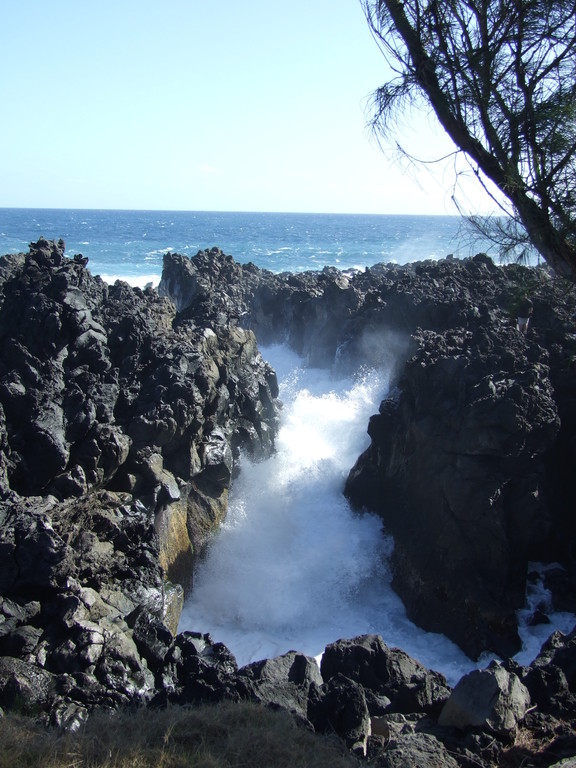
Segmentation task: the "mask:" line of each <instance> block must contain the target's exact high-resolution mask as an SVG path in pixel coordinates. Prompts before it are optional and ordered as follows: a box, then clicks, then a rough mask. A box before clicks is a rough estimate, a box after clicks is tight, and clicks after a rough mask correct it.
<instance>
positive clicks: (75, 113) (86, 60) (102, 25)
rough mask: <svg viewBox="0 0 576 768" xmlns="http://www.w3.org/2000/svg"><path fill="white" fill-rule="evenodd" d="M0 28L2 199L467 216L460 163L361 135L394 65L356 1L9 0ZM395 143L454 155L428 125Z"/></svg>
mask: <svg viewBox="0 0 576 768" xmlns="http://www.w3.org/2000/svg"><path fill="white" fill-rule="evenodd" d="M0 24H1V27H2V30H3V35H2V37H3V41H2V45H1V47H0V71H1V72H2V75H1V76H0V104H1V105H2V119H1V121H0V179H1V184H0V206H3V207H5V206H8V207H65V208H128V209H132V208H134V209H135V208H145V209H167V210H171V209H183V210H239V211H311V212H336V213H455V212H456V211H455V208H454V206H453V204H452V203H451V199H450V195H451V189H452V174H451V170H450V168H449V167H443V168H438V169H436V170H435V171H434V172H431V171H429V170H422V171H415V170H414V169H410V168H408V169H407V168H406V167H404V166H400V165H398V164H397V163H396V162H395V161H394V160H393V158H391V157H390V156H387V153H385V152H383V151H382V149H381V148H380V147H379V146H378V145H377V142H376V141H375V140H374V138H373V137H371V135H370V132H369V131H368V129H367V128H366V124H367V114H368V113H367V99H368V98H369V96H370V94H371V93H372V91H374V90H375V89H376V88H377V87H378V85H380V84H381V83H382V82H383V81H385V79H386V77H387V73H388V70H387V66H386V63H385V61H384V58H383V57H382V54H381V53H380V52H379V50H378V48H377V46H376V43H375V42H374V40H373V39H372V37H371V35H370V32H369V30H368V26H367V24H366V21H365V19H364V16H363V13H362V9H361V6H360V2H359V0H291V2H289V3H271V2H270V0H244V2H238V1H237V0H218V1H215V2H210V0H162V2H160V0H155V1H154V2H152V1H151V0H137V1H136V0H113V2H112V1H110V0H99V1H98V2H93V3H89V2H79V1H78V0H18V2H16V1H15V0H12V1H10V2H4V3H3V4H2V8H1V9H0ZM402 138H403V140H404V141H406V143H407V144H408V146H409V147H410V148H411V149H412V150H413V151H414V152H415V153H417V154H423V155H424V156H428V157H429V156H431V155H434V154H438V155H441V154H443V153H445V152H446V151H449V150H450V145H449V144H448V143H447V140H446V139H445V138H444V136H443V135H442V133H441V131H440V130H439V129H437V130H436V129H434V127H433V125H432V124H430V123H429V122H428V121H427V120H426V119H425V117H422V118H417V117H413V118H412V119H411V123H410V128H406V129H405V131H404V133H403V137H402ZM466 195H467V198H468V199H469V200H470V206H471V210H477V208H478V206H482V205H484V203H482V202H481V201H482V198H481V197H480V196H479V195H478V193H477V192H476V190H475V189H474V188H473V187H470V188H469V189H467V191H466Z"/></svg>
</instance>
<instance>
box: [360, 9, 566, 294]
mask: <svg viewBox="0 0 576 768" xmlns="http://www.w3.org/2000/svg"><path fill="white" fill-rule="evenodd" d="M361 1H362V5H363V7H364V11H365V14H366V17H367V20H368V23H369V25H370V27H371V29H372V31H373V33H374V36H375V38H376V40H377V42H378V43H379V44H380V47H381V49H382V51H383V53H384V55H385V56H386V57H387V59H388V61H389V63H390V64H391V66H392V68H393V71H394V73H395V75H394V76H393V77H392V78H391V79H390V81H389V82H388V83H385V84H384V85H383V86H382V87H381V88H379V89H378V91H377V92H376V94H375V98H374V119H373V125H374V127H375V129H376V130H377V131H378V132H380V133H382V134H383V135H384V136H386V137H389V136H390V133H391V130H392V129H393V128H394V123H395V119H396V118H397V116H398V114H399V113H402V112H404V111H405V110H406V109H407V108H408V107H410V106H413V105H414V104H418V103H422V102H424V103H425V104H427V105H428V106H430V107H431V108H432V110H433V111H434V113H435V115H436V117H437V118H438V120H439V122H440V124H441V125H442V127H443V128H444V129H445V130H446V132H447V133H448V135H449V136H450V138H451V139H452V140H453V142H454V144H455V146H456V148H457V152H460V153H463V154H464V155H465V156H466V157H467V159H468V161H469V163H470V164H471V165H472V168H473V171H474V173H475V174H476V175H477V176H478V178H480V179H481V180H482V179H489V180H490V181H491V182H492V183H493V184H494V185H496V187H497V188H498V189H499V190H500V192H502V193H503V195H504V196H505V197H506V198H507V199H508V201H509V203H510V204H511V207H512V211H513V214H514V218H515V221H516V222H517V223H518V224H520V225H521V227H523V229H524V230H525V232H526V233H527V236H528V239H529V241H530V243H531V245H532V246H533V247H534V248H535V249H536V250H537V251H538V252H539V253H540V254H541V255H542V256H543V258H544V259H545V260H546V261H547V262H548V263H549V264H550V265H551V266H552V267H553V268H554V269H555V270H556V271H557V272H558V273H559V274H562V275H564V276H566V277H569V278H570V279H572V280H575V281H576V3H575V2H574V0H555V1H554V2H548V1H546V0H519V1H518V2H502V0H449V1H447V2H439V0H405V2H400V0H361ZM508 234H511V233H510V232H509V233H508ZM519 242H521V241H519ZM506 249H507V250H508V251H509V252H511V245H510V243H507V244H506Z"/></svg>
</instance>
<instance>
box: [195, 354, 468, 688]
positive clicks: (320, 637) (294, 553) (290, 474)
mask: <svg viewBox="0 0 576 768" xmlns="http://www.w3.org/2000/svg"><path fill="white" fill-rule="evenodd" d="M263 355H264V357H265V358H266V359H268V360H269V361H270V362H271V363H272V364H273V366H274V367H275V369H276V371H277V374H278V376H279V379H280V381H281V395H280V396H281V399H282V400H283V402H284V409H283V413H282V425H281V429H280V432H279V436H278V440H277V449H278V451H277V453H276V455H275V456H273V457H272V458H271V459H270V460H268V461H266V462H262V463H260V464H256V465H254V464H250V463H248V462H244V465H243V467H242V472H241V475H240V477H239V479H238V480H237V482H236V483H235V485H234V487H233V489H232V493H231V497H230V511H229V515H228V518H227V520H226V522H225V524H224V526H223V527H222V529H221V531H220V532H219V534H217V535H216V536H215V538H214V540H213V542H212V543H211V545H210V547H209V550H208V552H207V555H206V557H205V559H204V560H203V562H202V563H201V565H200V566H199V568H198V569H197V572H196V574H195V578H194V588H193V590H192V595H191V597H190V599H189V601H188V602H187V604H186V606H185V609H184V611H183V614H182V618H181V622H180V631H183V630H185V629H193V630H198V631H203V632H206V631H208V632H210V633H211V634H212V636H213V638H214V639H215V640H218V641H222V642H224V643H225V644H226V645H227V646H228V647H229V648H230V649H231V650H232V652H233V653H234V654H235V655H236V658H237V660H238V663H239V664H240V665H244V664H247V663H249V662H251V661H254V660H257V659H261V658H266V657H273V656H277V655H279V654H281V653H285V652H287V651H289V650H299V651H301V652H303V653H306V654H308V655H310V656H315V657H319V656H320V655H321V654H322V652H323V650H324V648H325V646H326V645H327V644H328V643H330V642H333V641H334V640H337V639H339V638H344V637H353V636H356V635H359V634H364V633H376V634H380V635H382V637H383V639H384V641H385V642H386V643H388V644H389V645H391V646H398V647H401V648H403V649H404V650H406V651H407V652H408V653H410V654H411V655H412V656H414V657H415V658H418V659H419V660H420V661H421V662H422V663H423V664H425V665H426V666H428V667H430V668H433V669H437V670H439V671H441V672H443V673H444V674H445V675H446V676H447V677H448V679H449V680H451V681H452V682H455V681H457V680H458V679H459V678H460V677H461V676H462V674H464V673H465V672H466V671H468V670H469V669H471V668H472V667H473V666H474V664H473V662H471V661H470V660H469V659H467V657H466V656H465V655H464V654H463V653H462V652H461V651H460V650H459V649H458V648H457V647H456V646H455V645H454V644H453V643H451V642H450V641H449V640H448V639H447V638H445V637H443V636H442V635H437V634H432V633H429V632H424V631H422V630H420V629H418V628H417V627H415V626H414V625H413V624H412V623H411V622H410V621H408V619H407V618H406V612H405V610H404V607H403V605H402V602H401V601H400V599H399V598H398V596H397V595H396V594H395V593H394V592H393V591H392V589H391V587H390V573H389V570H388V558H389V555H390V552H391V548H392V542H391V540H390V538H389V537H386V536H384V535H383V533H382V524H381V520H380V518H378V517H377V516H375V515H371V514H363V515H359V514H355V513H354V512H352V511H351V509H350V507H349V505H348V504H347V502H346V500H345V499H344V497H343V495H342V489H343V486H344V482H345V478H346V476H347V473H348V471H349V469H350V467H351V466H352V465H353V463H354V461H355V459H356V458H357V456H358V454H359V453H360V452H361V451H362V450H363V449H364V448H365V447H366V446H367V444H368V437H367V435H366V425H367V423H368V418H369V416H370V415H371V414H372V413H374V412H375V411H376V410H377V408H378V404H379V402H380V400H381V398H382V397H383V396H384V394H385V392H386V389H387V381H386V375H385V373H376V372H374V371H372V372H369V373H364V374H363V375H362V376H360V377H358V378H357V379H356V380H355V381H352V380H335V379H334V378H332V377H331V375H330V373H329V372H328V371H325V370H319V369H303V368H302V367H301V365H300V360H299V359H298V358H297V357H296V356H295V355H294V354H293V353H290V352H289V351H288V350H286V348H283V347H274V348H268V349H266V350H264V351H263Z"/></svg>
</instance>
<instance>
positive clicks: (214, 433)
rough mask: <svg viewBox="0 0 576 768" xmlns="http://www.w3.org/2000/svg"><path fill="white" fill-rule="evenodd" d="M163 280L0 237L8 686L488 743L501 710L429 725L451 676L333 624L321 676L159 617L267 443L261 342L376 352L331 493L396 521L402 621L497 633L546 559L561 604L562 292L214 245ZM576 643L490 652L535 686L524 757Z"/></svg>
mask: <svg viewBox="0 0 576 768" xmlns="http://www.w3.org/2000/svg"><path fill="white" fill-rule="evenodd" d="M526 286H528V287H529V288H530V290H531V291H532V292H533V293H534V294H535V295H534V302H533V303H534V318H533V323H532V327H531V330H530V332H529V334H528V336H522V337H519V336H518V335H517V333H516V331H515V330H514V326H513V318H511V317H510V311H511V308H512V307H513V306H514V302H515V300H516V294H517V292H518V290H519V289H520V287H521V288H522V290H525V289H526ZM160 293H161V294H162V295H159V294H158V293H156V292H155V291H153V290H150V289H147V290H145V291H141V290H139V289H133V288H130V286H128V285H126V284H124V283H121V282H117V283H116V284H115V285H113V286H108V285H106V284H105V283H103V282H102V281H101V280H100V279H98V278H94V277H92V276H91V274H90V272H89V271H88V270H87V269H86V263H85V260H84V259H83V258H75V259H73V260H69V259H66V257H65V255H64V243H62V242H60V241H59V242H57V243H54V242H52V241H48V240H45V239H41V240H40V241H38V243H35V244H32V245H31V248H30V252H29V253H28V254H19V255H17V256H11V257H4V258H2V259H0V521H1V522H2V525H1V526H0V554H1V555H2V564H3V567H2V569H1V571H0V598H1V600H0V654H2V657H0V705H1V706H3V707H4V708H8V709H10V708H18V707H20V708H22V701H25V704H24V706H23V709H24V711H28V712H32V711H34V712H35V713H36V712H37V713H40V714H42V716H43V717H44V719H45V722H51V723H52V724H55V725H57V726H58V727H61V728H65V729H75V728H78V727H79V725H80V724H81V723H82V722H83V720H84V719H85V718H86V717H87V716H89V714H90V712H91V711H92V710H94V709H96V708H117V707H120V706H124V705H133V704H154V705H159V706H160V705H166V704H169V703H172V702H174V703H183V704H196V703H201V702H218V701H222V700H225V699H228V700H233V701H238V700H240V699H241V698H250V699H254V700H258V701H261V702H262V703H265V704H267V705H270V706H280V707H283V708H287V709H289V710H291V711H292V712H293V713H294V714H295V717H296V719H297V721H298V722H300V723H301V724H303V725H304V726H306V727H311V724H312V723H313V724H314V727H315V728H316V729H317V730H325V729H326V728H327V727H329V728H332V729H335V730H336V731H337V733H339V734H340V735H341V737H342V738H343V739H344V740H345V741H346V743H347V744H348V746H349V747H350V748H351V749H354V750H357V751H358V752H359V753H360V754H367V756H368V757H369V758H370V759H371V749H372V745H378V743H379V744H380V746H379V747H375V748H378V749H380V752H379V753H378V760H379V764H382V765H393V766H401V765H414V764H418V765H443V766H445V765H453V764H454V758H456V760H457V762H459V763H460V764H462V765H466V766H469V765H490V766H491V765H497V764H500V763H501V760H502V750H503V746H502V743H501V740H505V739H508V738H509V733H508V720H507V717H508V714H509V713H508V712H507V711H506V708H504V710H503V711H500V712H499V714H498V718H499V719H498V718H495V719H494V720H493V721H488V720H486V721H483V723H482V724H480V725H477V726H475V727H474V728H473V729H472V731H470V730H467V731H466V732H460V731H458V730H457V729H455V728H452V727H448V726H445V725H438V723H437V722H436V720H435V719H436V718H437V716H438V714H439V711H440V709H441V707H443V706H447V704H446V705H445V702H446V701H447V699H448V697H449V696H450V689H449V688H448V686H447V685H446V681H445V680H444V678H443V677H442V676H441V675H438V674H437V673H435V672H431V671H429V670H426V669H425V668H424V667H422V666H421V665H420V664H419V663H418V662H417V661H415V660H414V659H411V658H410V657H409V656H407V654H405V653H404V652H403V651H401V650H399V649H390V648H387V647H386V646H385V645H384V643H383V642H382V640H381V638H378V637H376V636H364V637H361V638H354V639H352V640H348V641H340V642H338V643H334V644H331V645H330V646H328V648H327V649H326V651H325V653H324V656H323V660H322V665H321V669H320V673H321V677H320V673H319V670H318V668H317V666H316V664H315V662H314V661H313V660H312V659H307V658H306V657H304V656H303V655H302V654H299V653H296V652H292V653H290V654H286V655H285V656H284V657H280V658H279V659H275V660H267V661H263V662H258V663H256V664H254V665H248V667H245V668H244V669H242V670H238V668H237V664H236V660H235V659H234V656H233V655H232V654H231V653H230V651H229V650H228V649H227V648H226V647H225V646H223V645H222V644H221V643H214V642H213V641H212V640H211V638H210V636H209V635H206V634H202V633H201V631H200V632H194V633H190V632H187V633H183V634H177V626H178V616H179V611H180V609H181V606H182V601H183V594H184V588H185V587H187V586H188V582H189V579H190V573H191V566H192V563H193V559H194V557H196V555H197V553H198V552H199V551H200V550H201V549H202V547H203V545H204V543H205V541H206V539H207V537H208V536H210V535H211V533H212V532H213V531H214V529H215V528H216V527H217V526H218V524H219V523H220V521H221V520H222V519H223V518H224V516H225V514H226V509H227V499H228V490H229V487H230V485H231V483H232V482H233V480H234V477H235V474H236V473H237V472H238V471H239V469H241V464H240V461H239V457H240V452H241V451H246V452H247V453H248V454H250V456H251V457H252V458H253V459H255V460H259V459H262V458H265V457H267V456H269V455H270V454H271V452H272V451H273V450H274V439H275V431H276V429H277V422H278V420H277V416H278V408H279V404H278V402H277V398H278V394H279V393H278V383H277V381H276V376H275V374H274V372H273V371H272V369H271V368H270V367H269V366H268V365H267V364H266V363H265V362H264V361H263V360H262V358H261V356H260V354H259V352H258V347H257V339H258V341H260V342H263V343H269V342H271V341H275V342H276V341H286V340H287V341H288V342H289V343H290V345H291V346H292V347H293V348H294V349H296V351H298V352H299V353H300V354H302V355H303V356H305V357H306V358H307V359H308V360H309V362H310V363H311V364H314V365H334V366H335V367H339V368H341V369H344V370H350V369H351V368H354V367H356V366H357V365H359V364H369V365H384V366H386V367H387V368H389V369H391V376H392V383H393V384H394V385H396V387H397V388H396V389H395V390H393V392H392V393H391V395H390V397H389V398H388V399H387V400H386V401H384V403H383V404H382V406H381V409H380V413H379V414H378V415H377V416H375V417H374V418H373V419H372V421H371V423H370V427H369V429H370V436H371V439H372V446H371V448H370V449H369V451H368V452H367V453H366V454H365V455H364V456H363V457H362V458H361V460H360V461H359V463H358V465H357V466H356V467H355V468H354V470H353V472H352V474H351V479H350V481H349V485H348V492H349V494H350V495H351V496H354V500H355V501H356V502H357V503H359V504H366V505H368V506H371V507H372V508H373V509H375V510H376V511H378V512H380V514H382V516H383V517H384V519H385V521H386V525H387V526H388V528H389V530H392V532H393V533H394V535H395V540H396V544H395V555H394V557H395V562H394V565H395V574H394V585H395V586H396V588H397V589H398V591H399V592H400V593H401V595H402V596H403V598H404V600H405V602H406V605H407V608H408V611H409V613H410V614H411V615H412V617H413V618H414V619H415V620H416V621H418V622H419V623H421V624H423V625H424V626H428V627H434V628H438V629H440V630H441V631H443V632H444V633H447V634H449V635H450V636H452V637H453V638H454V639H456V640H457V641H458V642H459V643H460V644H461V645H462V647H464V648H466V649H467V650H468V652H470V653H472V654H476V653H478V652H480V651H481V650H485V649H486V648H490V647H493V648H497V649H499V650H500V651H501V652H503V653H509V652H511V651H512V650H513V649H514V648H515V647H516V643H517V637H516V620H515V615H514V611H515V608H516V607H518V602H519V601H521V600H522V599H523V588H524V583H525V578H526V564H527V562H528V560H532V559H541V560H544V561H556V560H557V561H558V562H560V563H562V565H563V566H564V568H565V570H564V571H562V575H561V577H560V576H559V575H558V573H557V574H556V576H555V578H554V579H552V578H550V579H549V585H556V591H557V593H558V595H559V599H560V600H561V602H559V603H558V604H559V605H561V606H562V609H563V610H570V609H571V607H573V602H574V594H576V593H575V592H574V590H573V581H572V580H571V579H572V575H573V573H574V570H573V563H574V544H573V542H574V541H575V540H576V538H575V534H576V527H575V526H576V523H575V522H574V519H573V516H571V514H570V510H572V509H573V507H574V503H575V502H576V487H575V486H574V484H573V479H572V472H573V461H574V458H575V457H576V453H575V448H574V446H575V445H576V443H575V442H574V434H576V384H575V383H574V377H573V363H572V360H573V359H574V356H575V355H576V339H575V338H574V336H573V334H572V332H571V324H570V323H571V317H572V314H573V312H574V308H575V303H574V300H573V298H572V297H571V296H570V295H569V294H568V293H564V292H563V290H562V287H561V286H560V287H558V286H557V285H555V284H554V283H552V282H551V281H549V280H548V278H547V275H546V273H545V272H542V271H532V270H523V269H522V268H518V267H515V266H514V267H506V268H499V267H496V266H495V265H494V264H493V263H492V262H491V261H490V260H489V259H487V258H486V257H475V258H474V259H469V260H464V261H461V262H459V261H451V262H448V261H446V262H439V263H432V262H431V263H422V264H412V265H408V266H406V267H398V266H396V265H380V266H377V267H374V268H372V269H367V270H365V271H364V272H350V273H347V274H343V273H340V272H339V271H338V270H335V269H333V268H328V269H325V270H323V271H322V272H319V273H313V272H309V273H304V274H299V275H290V274H284V275H273V274H272V273H269V272H266V271H265V270H259V269H257V268H256V267H254V265H249V264H248V265H244V266H241V265H238V264H236V263H235V262H234V261H233V259H232V258H231V257H229V256H226V255H225V254H223V253H222V252H221V251H219V250H218V249H212V250H211V251H202V252H200V253H199V254H198V255H197V256H196V257H195V258H194V259H192V260H189V259H185V258H184V257H181V256H177V255H174V254H172V255H168V256H167V257H166V259H165V266H164V274H163V279H162V284H161V291H160ZM414 478H418V482H417V483H415V482H414ZM384 505H386V507H385V508H384ZM567 510H568V511H567ZM174 582H177V583H174ZM560 590H561V592H560ZM575 607H576V606H575ZM199 629H200V630H201V629H202V628H201V627H200V628H199ZM573 646H574V643H573V635H571V636H569V637H568V638H563V637H559V636H553V638H552V639H551V640H550V642H549V643H548V644H547V645H545V647H544V648H543V651H542V653H541V654H540V656H539V657H538V659H536V660H535V662H534V663H533V664H532V665H530V666H528V667H525V668H520V667H518V666H517V665H514V663H513V662H510V661H508V662H507V663H506V665H505V666H503V667H502V669H503V671H504V672H505V673H506V674H508V675H509V678H508V679H509V680H515V679H518V678H519V679H520V680H521V682H522V684H524V685H525V686H526V687H527V688H528V690H529V691H530V694H531V695H532V697H533V700H534V701H535V702H536V703H537V705H538V711H531V712H529V713H528V714H527V716H526V718H525V720H524V722H523V724H522V728H523V729H525V730H526V731H527V733H528V738H527V740H526V743H527V744H528V745H530V744H531V743H533V744H534V745H535V746H534V748H533V749H532V752H531V751H530V746H529V747H528V748H527V752H526V755H527V759H530V757H534V758H535V759H536V757H535V756H538V758H539V755H538V748H539V747H538V739H541V738H544V737H543V734H545V736H546V738H547V739H548V742H549V746H548V747H547V750H548V751H547V753H546V760H548V761H550V760H551V759H553V755H554V754H566V750H569V749H570V748H571V745H572V743H573V742H572V741H571V739H573V730H574V728H573V726H574V721H573V711H574V695H575V692H574V684H573V683H574V659H573V655H574V654H573V650H574V648H573ZM488 673H489V674H490V675H491V676H492V677H493V676H494V674H495V673H494V671H493V670H492V671H491V670H488ZM498 674H499V675H500V674H502V673H500V672H498ZM504 687H505V686H504ZM512 687H513V686H512ZM520 690H522V689H520ZM452 696H454V693H452ZM448 700H449V699H448ZM370 717H372V719H373V721H374V723H376V722H377V721H376V718H383V717H384V718H385V719H386V722H385V723H384V725H385V732H386V733H387V736H386V739H387V740H386V743H383V742H378V739H382V736H378V735H377V734H376V733H375V732H374V733H372V735H370V731H371V722H370ZM516 719H517V718H516ZM495 723H496V725H495ZM502 724H504V725H502ZM380 725H382V723H380ZM495 729H496V732H495ZM531 740H532V741H531ZM562 749H563V750H564V752H561V751H559V750H562ZM554 750H557V751H556V752H554ZM543 754H544V753H543Z"/></svg>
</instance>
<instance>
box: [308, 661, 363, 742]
mask: <svg viewBox="0 0 576 768" xmlns="http://www.w3.org/2000/svg"><path fill="white" fill-rule="evenodd" d="M308 718H309V720H310V721H311V722H312V723H313V725H314V728H315V729H316V730H317V731H318V732H320V733H337V734H338V736H340V737H341V738H342V739H344V741H345V743H346V746H347V747H348V749H350V750H352V751H353V752H355V753H356V754H358V755H360V756H362V757H366V751H367V745H368V738H369V736H370V735H371V722H370V715H369V712H368V705H367V703H366V696H365V693H364V690H363V688H362V686H361V685H359V684H358V683H356V682H354V681H353V680H350V678H348V677H346V676H345V675H343V674H340V673H338V674H336V675H334V676H333V677H331V678H330V680H329V681H328V682H326V683H323V684H322V685H321V686H320V687H318V686H315V687H314V688H313V690H312V693H311V696H310V699H309V702H308Z"/></svg>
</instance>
